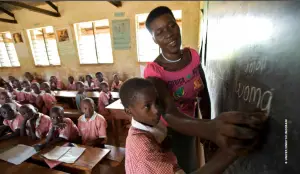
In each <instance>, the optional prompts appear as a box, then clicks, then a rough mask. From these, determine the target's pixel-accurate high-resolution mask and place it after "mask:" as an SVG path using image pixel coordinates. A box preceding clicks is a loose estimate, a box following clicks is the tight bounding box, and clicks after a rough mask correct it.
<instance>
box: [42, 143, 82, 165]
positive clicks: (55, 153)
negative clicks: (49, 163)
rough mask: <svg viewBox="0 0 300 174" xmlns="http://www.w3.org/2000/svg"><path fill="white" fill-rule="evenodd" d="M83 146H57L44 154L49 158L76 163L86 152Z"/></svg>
mask: <svg viewBox="0 0 300 174" xmlns="http://www.w3.org/2000/svg"><path fill="white" fill-rule="evenodd" d="M84 150H85V148H82V147H61V146H56V147H55V148H54V149H52V150H51V151H50V152H48V153H45V154H44V155H43V156H44V157H45V158H47V159H49V160H54V161H60V162H65V163H74V162H75V161H76V160H77V159H78V158H79V157H80V155H81V154H82V153H83V152H84Z"/></svg>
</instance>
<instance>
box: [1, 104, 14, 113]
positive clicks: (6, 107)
mask: <svg viewBox="0 0 300 174" xmlns="http://www.w3.org/2000/svg"><path fill="white" fill-rule="evenodd" d="M9 108H11V109H12V110H13V111H14V112H17V106H16V104H14V103H5V104H3V105H2V107H1V109H9Z"/></svg>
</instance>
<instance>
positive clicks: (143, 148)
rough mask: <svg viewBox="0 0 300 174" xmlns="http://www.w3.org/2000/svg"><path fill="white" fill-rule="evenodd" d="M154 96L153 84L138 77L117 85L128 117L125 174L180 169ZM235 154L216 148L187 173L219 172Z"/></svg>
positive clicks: (165, 173) (232, 159)
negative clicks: (208, 157) (213, 154)
mask: <svg viewBox="0 0 300 174" xmlns="http://www.w3.org/2000/svg"><path fill="white" fill-rule="evenodd" d="M157 97H158V94H157V92H156V89H155V87H154V85H153V84H152V83H151V82H150V81H148V80H146V79H142V78H133V79H130V80H127V81H126V82H125V83H124V84H123V86H122V87H121V89H120V98H121V101H122V104H123V105H124V107H125V112H126V113H127V114H128V115H130V116H131V117H132V121H131V124H132V126H131V127H130V129H129V132H128V136H127V139H126V152H125V155H126V156H125V169H126V173H127V174H140V173H143V174H152V173H159V174H171V173H173V174H177V173H180V174H183V173H184V171H183V170H182V169H181V168H180V166H179V165H178V163H177V159H176V156H175V155H174V153H173V152H172V151H171V150H170V148H166V146H165V143H166V140H167V139H166V137H167V127H166V126H165V125H164V124H163V123H162V121H161V120H160V116H161V114H162V113H163V112H162V111H163V110H162V108H160V102H159V101H158V98H157ZM252 139H253V138H252ZM255 140H256V139H253V141H251V142H255ZM167 147H168V146H167ZM169 147H170V146H169ZM183 150H184V149H183ZM236 158H237V156H236V154H232V153H229V152H228V151H226V150H219V151H218V152H217V153H216V154H215V156H214V157H213V158H212V159H211V160H210V161H209V162H208V163H207V164H206V165H205V166H203V167H202V168H200V169H197V170H196V171H194V172H191V173H194V174H212V173H222V172H223V171H224V170H225V169H226V167H227V166H228V165H229V164H231V163H232V162H233V161H234V160H235V159H236ZM186 160H191V159H186Z"/></svg>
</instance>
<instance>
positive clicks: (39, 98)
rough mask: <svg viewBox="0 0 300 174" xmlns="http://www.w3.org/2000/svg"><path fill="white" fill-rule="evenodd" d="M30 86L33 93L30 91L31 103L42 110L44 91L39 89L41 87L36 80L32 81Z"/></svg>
mask: <svg viewBox="0 0 300 174" xmlns="http://www.w3.org/2000/svg"><path fill="white" fill-rule="evenodd" d="M31 88H32V90H33V93H32V95H31V96H32V97H33V98H34V100H35V101H34V103H33V105H34V106H35V107H37V109H38V110H39V111H42V110H43V106H44V105H45V103H44V100H43V95H44V92H43V91H41V89H40V84H39V83H37V82H33V83H32V84H31ZM31 100H33V99H31Z"/></svg>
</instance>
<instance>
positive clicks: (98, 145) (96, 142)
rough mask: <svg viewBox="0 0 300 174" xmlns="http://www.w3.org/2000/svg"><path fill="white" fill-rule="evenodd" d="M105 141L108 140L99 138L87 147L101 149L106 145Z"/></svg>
mask: <svg viewBox="0 0 300 174" xmlns="http://www.w3.org/2000/svg"><path fill="white" fill-rule="evenodd" d="M105 139H106V138H98V139H96V140H94V141H89V142H87V143H86V145H88V146H97V147H100V146H102V145H103V144H104V143H105Z"/></svg>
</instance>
